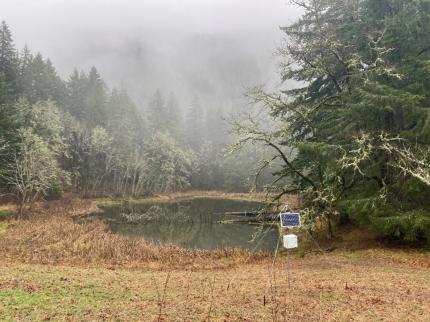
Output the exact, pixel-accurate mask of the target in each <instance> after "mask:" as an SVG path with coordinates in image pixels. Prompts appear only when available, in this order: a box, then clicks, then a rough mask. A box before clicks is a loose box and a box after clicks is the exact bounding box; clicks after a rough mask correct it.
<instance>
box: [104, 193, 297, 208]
mask: <svg viewBox="0 0 430 322" xmlns="http://www.w3.org/2000/svg"><path fill="white" fill-rule="evenodd" d="M274 197H275V195H273V194H267V193H263V192H259V193H235V192H224V191H192V190H190V191H182V192H176V193H169V194H159V195H154V196H151V197H147V198H144V199H134V200H133V199H127V200H123V201H128V202H138V203H142V202H148V203H153V202H157V203H161V202H165V203H169V202H178V201H182V200H190V199H195V198H219V199H230V200H245V201H260V202H268V203H269V202H271V201H272V200H273V198H274ZM98 202H100V203H102V204H103V203H106V204H109V203H118V202H121V200H118V199H107V198H100V199H98ZM279 203H280V205H285V204H288V205H289V207H290V208H292V209H299V208H300V198H299V196H298V195H295V194H291V195H285V196H283V197H282V198H281V200H280V201H279Z"/></svg>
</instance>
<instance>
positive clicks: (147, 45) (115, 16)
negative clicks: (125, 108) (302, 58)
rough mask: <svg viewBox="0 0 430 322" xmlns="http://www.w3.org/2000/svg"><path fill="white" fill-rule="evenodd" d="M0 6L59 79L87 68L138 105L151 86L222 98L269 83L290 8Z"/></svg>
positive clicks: (238, 2)
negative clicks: (47, 58)
mask: <svg viewBox="0 0 430 322" xmlns="http://www.w3.org/2000/svg"><path fill="white" fill-rule="evenodd" d="M0 12H1V13H0V14H1V16H0V19H4V20H6V21H7V22H8V24H9V25H10V27H11V29H12V31H13V35H14V41H15V43H16V44H17V47H18V48H21V47H23V46H24V45H25V44H28V46H29V47H30V48H31V49H32V50H33V51H36V52H37V51H39V52H41V53H42V54H43V55H44V56H45V57H49V58H51V60H52V61H53V62H54V65H55V66H56V67H57V69H58V72H59V74H60V75H61V76H62V77H64V78H67V76H68V75H69V74H70V73H71V72H72V70H73V69H74V68H75V67H77V68H79V69H86V70H88V69H89V68H90V67H91V66H96V67H97V69H98V70H99V71H100V73H101V74H102V76H103V78H104V79H105V80H106V81H107V83H108V84H109V85H110V86H119V87H123V88H126V89H127V90H128V91H129V92H130V94H131V95H132V96H133V97H134V99H135V100H136V101H137V102H139V103H143V104H144V103H145V102H146V101H147V100H148V98H149V97H150V96H151V95H152V94H153V93H154V91H155V90H156V89H160V90H162V91H163V92H165V93H169V92H174V93H175V95H176V96H177V97H178V98H179V99H180V101H183V102H186V101H189V100H190V98H191V97H195V96H199V97H201V98H203V99H204V100H206V101H208V100H216V101H218V102H223V103H224V104H229V103H232V102H235V101H236V100H239V99H240V98H241V97H242V95H243V93H244V91H245V90H246V88H248V87H251V86H254V85H259V84H276V83H277V82H279V80H278V76H277V57H276V56H275V55H274V52H275V50H276V47H277V46H278V45H279V44H280V42H281V40H282V37H283V36H282V32H281V31H280V30H279V27H280V26H284V25H287V24H288V23H290V22H291V21H293V20H295V19H297V17H298V16H299V11H298V9H297V8H296V7H294V6H292V5H290V4H288V3H287V1H286V0H265V1H263V0H181V1H173V0H140V1H138V0H91V1H88V0H87V1H84V0H73V1H70V0H38V1H33V0H2V1H1V11H0ZM232 104H234V103H232Z"/></svg>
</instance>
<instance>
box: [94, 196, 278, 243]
mask: <svg viewBox="0 0 430 322" xmlns="http://www.w3.org/2000/svg"><path fill="white" fill-rule="evenodd" d="M262 207H263V206H262V204H261V203H257V202H249V201H237V200H224V199H209V198H200V199H193V200H188V201H181V202H177V203H164V204H146V205H127V206H115V207H110V208H107V209H105V211H104V213H103V214H102V215H101V216H102V218H103V220H104V221H105V222H106V223H107V224H108V225H109V226H110V228H111V229H112V231H114V232H116V233H120V234H125V235H128V236H132V237H135V238H141V237H143V238H145V239H146V240H150V241H153V242H157V243H170V244H176V245H180V246H183V247H187V248H201V249H216V248H222V247H238V248H242V249H250V250H252V249H257V250H273V249H274V247H275V246H276V243H277V241H278V231H277V229H276V228H273V227H272V228H271V227H267V226H265V227H261V226H260V225H250V224H246V223H234V224H232V223H223V221H225V220H227V219H231V218H229V217H227V216H224V215H222V213H224V212H234V211H245V210H246V211H255V210H259V209H261V208H262Z"/></svg>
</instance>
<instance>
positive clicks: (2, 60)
mask: <svg viewBox="0 0 430 322" xmlns="http://www.w3.org/2000/svg"><path fill="white" fill-rule="evenodd" d="M147 101H148V104H147V105H146V106H143V107H138V106H136V104H135V103H134V102H133V100H132V99H131V98H130V96H129V95H128V94H127V91H126V90H125V89H117V88H114V89H109V87H108V85H107V84H106V83H105V82H104V80H103V79H102V77H101V75H100V74H99V72H98V71H97V69H96V68H95V67H93V68H91V69H90V70H89V71H88V72H85V71H80V70H78V69H75V70H74V71H73V73H72V74H71V75H70V76H69V77H68V78H67V79H66V80H63V79H61V78H60V77H59V76H58V74H57V71H56V69H55V67H54V65H53V64H52V62H51V61H50V60H49V59H46V58H44V57H43V56H42V54H40V53H37V54H33V53H32V52H31V51H30V49H29V48H28V47H27V46H26V47H25V48H24V49H23V50H17V49H16V48H15V46H14V42H13V39H12V33H11V31H10V30H9V27H8V25H7V24H6V23H5V22H3V23H2V25H1V29H0V123H1V124H0V147H1V153H0V158H1V166H0V178H1V187H2V190H3V192H4V193H10V192H14V193H16V195H17V196H18V197H19V199H20V200H21V205H22V207H24V205H25V204H28V203H30V202H31V201H34V200H36V199H38V198H55V197H58V196H61V195H62V193H63V191H64V190H66V191H74V192H76V193H79V194H82V195H83V196H87V197H89V196H97V195H111V196H122V197H126V196H133V197H137V196H142V195H145V194H150V193H155V192H157V193H158V192H172V191H178V190H182V189H224V190H236V191H246V190H249V189H250V185H249V182H248V181H246V180H243V179H242V180H241V181H236V180H235V179H233V178H230V177H234V173H235V172H236V169H239V168H240V169H241V170H242V172H241V173H244V172H243V164H240V163H239V164H238V163H234V162H230V161H228V159H227V161H226V160H225V159H224V154H225V151H224V149H225V147H226V145H227V144H228V143H229V142H230V141H231V137H230V136H229V135H228V130H227V126H226V124H225V122H224V121H223V119H222V117H223V115H224V113H223V106H220V105H217V104H214V103H212V102H206V101H204V100H201V99H200V98H199V97H198V96H197V95H196V96H195V97H194V99H192V100H191V101H190V102H180V101H179V100H178V99H177V97H176V96H175V93H174V92H173V91H170V90H169V89H163V91H162V90H157V91H156V92H155V93H154V94H153V95H152V97H150V98H148V100H147ZM249 166H250V169H248V170H249V173H252V169H251V168H252V165H249ZM247 176H249V174H248V175H247Z"/></svg>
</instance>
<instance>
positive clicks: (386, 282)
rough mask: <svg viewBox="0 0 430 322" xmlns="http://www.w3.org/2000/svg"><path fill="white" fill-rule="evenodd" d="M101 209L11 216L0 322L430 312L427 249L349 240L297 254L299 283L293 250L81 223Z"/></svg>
mask: <svg viewBox="0 0 430 322" xmlns="http://www.w3.org/2000/svg"><path fill="white" fill-rule="evenodd" d="M8 209H9V210H10V209H11V208H10V207H9V208H8ZM96 210H97V209H96V207H95V206H94V202H91V201H82V200H69V201H62V202H50V203H48V204H40V205H38V206H37V207H35V208H34V209H33V211H32V216H31V218H29V219H27V220H22V221H16V220H11V219H9V220H6V221H5V220H3V221H0V245H2V247H0V321H351V320H356V321H428V320H429V317H430V305H428V303H429V299H430V255H429V253H428V252H425V251H418V250H410V249H405V248H403V249H400V248H387V247H382V246H377V245H376V244H375V243H373V244H372V243H367V244H364V241H363V245H365V248H363V247H354V248H351V247H348V246H347V245H349V244H351V240H346V241H344V243H339V244H338V245H342V246H339V247H338V249H336V250H335V251H334V252H331V253H322V254H321V253H315V252H312V251H311V250H309V251H308V252H306V253H304V254H300V255H301V256H298V254H293V256H292V257H291V261H290V266H291V276H292V280H291V289H288V281H287V274H286V257H285V254H280V255H278V256H277V257H276V258H273V256H272V255H271V254H262V253H259V254H249V253H247V252H244V251H239V250H219V251H216V252H208V251H190V250H183V249H180V248H178V247H174V246H154V245H151V244H148V243H146V242H144V241H135V240H130V239H127V238H125V237H122V236H117V235H113V234H111V233H110V232H109V231H108V229H107V228H106V227H105V226H104V225H103V224H101V223H100V222H91V223H87V224H85V225H81V224H79V223H77V222H76V219H77V218H82V217H84V216H85V215H86V214H88V213H91V212H93V211H96ZM356 238H357V236H355V237H354V239H356ZM355 246H357V245H355ZM352 249H355V250H352ZM303 255H304V257H302V256H303ZM273 263H274V264H273ZM272 264H273V265H272Z"/></svg>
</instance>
